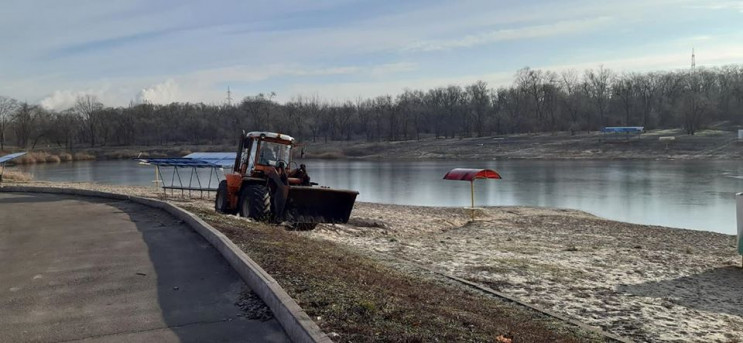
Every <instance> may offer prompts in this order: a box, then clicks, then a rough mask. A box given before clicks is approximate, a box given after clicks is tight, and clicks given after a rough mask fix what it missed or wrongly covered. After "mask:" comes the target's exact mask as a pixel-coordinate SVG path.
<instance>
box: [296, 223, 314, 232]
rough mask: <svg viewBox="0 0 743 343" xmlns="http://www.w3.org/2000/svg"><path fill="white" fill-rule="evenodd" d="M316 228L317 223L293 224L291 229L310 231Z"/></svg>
mask: <svg viewBox="0 0 743 343" xmlns="http://www.w3.org/2000/svg"><path fill="white" fill-rule="evenodd" d="M316 226H317V223H294V224H292V228H294V230H297V231H312V230H314V229H315V227H316Z"/></svg>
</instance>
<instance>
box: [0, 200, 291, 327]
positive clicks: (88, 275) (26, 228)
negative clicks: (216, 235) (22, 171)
mask: <svg viewBox="0 0 743 343" xmlns="http://www.w3.org/2000/svg"><path fill="white" fill-rule="evenodd" d="M245 290H247V286H246V285H245V284H244V283H243V282H242V280H241V279H240V278H239V276H238V275H237V273H236V272H234V271H233V270H232V268H231V267H230V266H229V265H228V264H227V262H226V261H225V260H224V259H223V258H222V256H221V255H219V253H218V252H217V251H216V250H215V249H214V248H212V246H211V245H209V243H207V242H206V241H205V240H204V239H203V238H201V236H199V235H198V234H197V233H195V232H194V231H192V230H191V229H190V228H188V227H187V226H185V225H184V224H182V223H181V222H180V221H178V220H177V219H175V218H174V217H172V216H170V215H169V214H167V213H165V212H163V211H160V210H156V209H152V208H149V207H146V206H142V205H139V204H135V203H132V202H129V201H115V200H106V199H99V198H85V197H72V196H62V195H51V194H24V193H0V342H69V341H83V342H143V341H146V342H151V341H158V342H178V341H180V342H285V341H287V338H286V336H285V334H284V332H283V330H282V329H281V326H279V324H278V322H276V320H275V319H271V320H268V321H261V320H253V319H247V318H254V317H255V316H254V315H255V313H254V312H253V313H251V312H250V311H249V310H245V311H244V310H241V308H245V306H237V305H236V304H237V303H240V304H241V305H244V304H245V303H246V301H245V298H242V297H241V294H242V293H243V291H245ZM253 303H255V301H253ZM258 304H259V305H260V306H265V305H262V303H260V302H259V301H258Z"/></svg>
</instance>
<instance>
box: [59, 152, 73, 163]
mask: <svg viewBox="0 0 743 343" xmlns="http://www.w3.org/2000/svg"><path fill="white" fill-rule="evenodd" d="M59 160H60V161H62V162H70V161H72V155H70V154H68V153H66V152H63V153H61V154H59Z"/></svg>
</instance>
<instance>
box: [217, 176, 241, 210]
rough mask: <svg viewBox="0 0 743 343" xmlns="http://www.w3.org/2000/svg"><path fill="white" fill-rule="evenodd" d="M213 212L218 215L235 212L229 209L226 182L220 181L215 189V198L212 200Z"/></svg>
mask: <svg viewBox="0 0 743 343" xmlns="http://www.w3.org/2000/svg"><path fill="white" fill-rule="evenodd" d="M214 210H215V211H217V212H219V213H226V214H235V213H237V211H235V210H233V209H230V199H229V198H228V197H227V180H222V182H220V183H219V187H217V198H216V199H215V200H214Z"/></svg>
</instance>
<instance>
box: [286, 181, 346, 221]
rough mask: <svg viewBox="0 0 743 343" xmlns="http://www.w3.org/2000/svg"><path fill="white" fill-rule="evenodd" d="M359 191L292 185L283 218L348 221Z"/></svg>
mask: <svg viewBox="0 0 743 343" xmlns="http://www.w3.org/2000/svg"><path fill="white" fill-rule="evenodd" d="M358 194H359V192H356V191H348V190H340V189H330V188H319V187H306V186H292V187H290V188H289V194H288V197H287V201H286V207H285V208H284V215H283V216H282V217H283V218H282V219H283V220H285V221H289V222H294V223H346V222H348V217H350V216H351V210H352V209H353V204H354V202H355V201H356V196H357V195H358Z"/></svg>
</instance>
